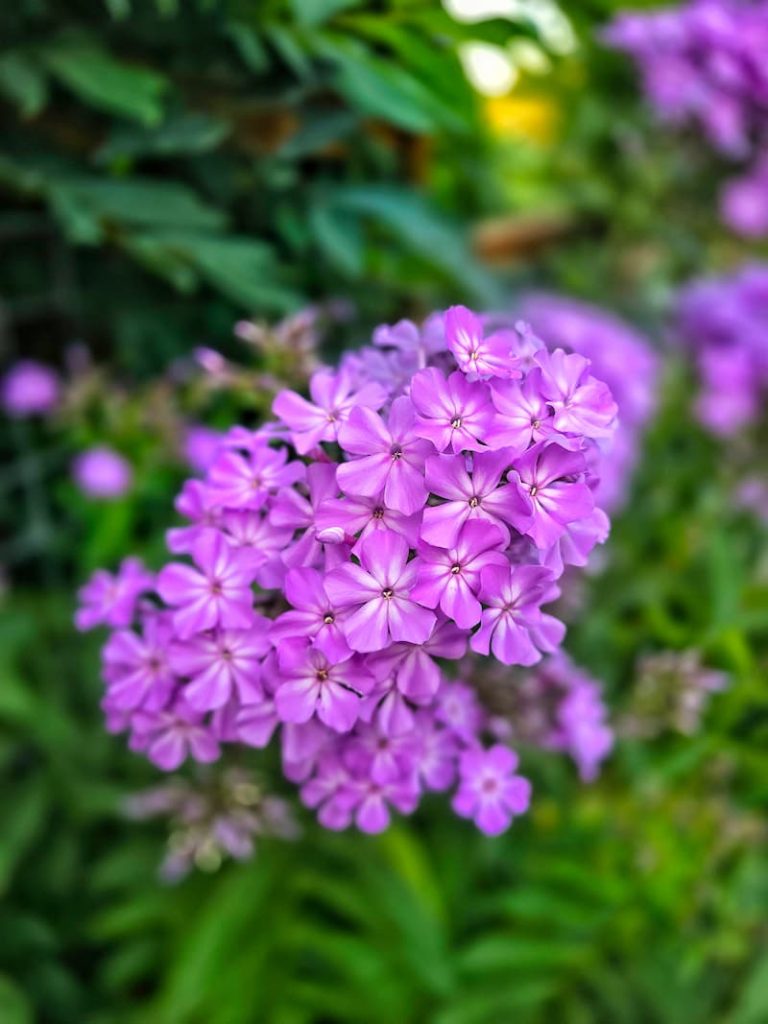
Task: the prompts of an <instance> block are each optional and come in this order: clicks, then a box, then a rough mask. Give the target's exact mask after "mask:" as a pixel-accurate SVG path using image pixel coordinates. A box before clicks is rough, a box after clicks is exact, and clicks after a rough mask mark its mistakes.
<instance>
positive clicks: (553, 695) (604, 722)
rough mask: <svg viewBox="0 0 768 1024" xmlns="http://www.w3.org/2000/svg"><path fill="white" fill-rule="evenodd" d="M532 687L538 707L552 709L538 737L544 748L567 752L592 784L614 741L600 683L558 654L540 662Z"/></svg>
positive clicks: (564, 656)
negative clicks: (549, 707) (550, 707)
mask: <svg viewBox="0 0 768 1024" xmlns="http://www.w3.org/2000/svg"><path fill="white" fill-rule="evenodd" d="M529 688H532V689H533V691H534V692H533V693H532V694H530V696H531V697H532V698H536V699H535V704H536V706H541V707H547V706H552V707H553V714H552V716H551V717H550V720H549V722H548V723H547V724H546V726H545V728H544V731H543V734H542V735H541V736H540V737H539V741H540V743H541V745H542V746H544V747H546V748H548V749H550V750H562V751H566V752H567V753H568V754H570V756H571V757H572V758H573V760H574V761H575V762H576V765H577V767H578V769H579V775H580V777H581V779H582V781H584V782H591V781H592V780H593V779H595V778H596V777H597V774H598V770H599V767H600V762H601V761H603V760H604V758H605V757H607V755H608V754H609V753H610V751H611V750H612V748H613V739H614V737H613V730H612V729H611V728H610V726H609V724H608V712H607V709H606V706H605V704H604V702H603V698H602V692H601V686H600V684H599V683H598V682H597V680H595V679H593V678H592V677H591V676H589V675H587V673H586V672H584V671H583V670H582V669H580V668H578V667H577V666H576V665H574V663H573V662H572V661H571V660H570V658H568V657H567V656H566V655H565V654H563V653H562V652H558V653H557V654H554V655H552V656H551V657H549V658H547V659H546V660H545V661H543V662H542V663H541V666H540V667H539V668H538V669H537V670H536V673H535V674H534V675H533V676H532V678H531V680H530V682H529ZM553 702H554V704H553Z"/></svg>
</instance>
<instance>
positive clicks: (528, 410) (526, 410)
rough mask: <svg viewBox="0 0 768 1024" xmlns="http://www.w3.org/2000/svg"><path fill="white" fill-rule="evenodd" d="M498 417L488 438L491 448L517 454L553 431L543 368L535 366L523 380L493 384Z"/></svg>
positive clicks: (492, 394) (492, 391) (552, 420)
mask: <svg viewBox="0 0 768 1024" xmlns="http://www.w3.org/2000/svg"><path fill="white" fill-rule="evenodd" d="M491 398H492V399H493V404H494V406H495V408H496V418H495V420H494V424H493V431H492V433H491V437H490V440H489V442H488V443H489V445H490V446H491V447H492V448H506V449H509V450H511V453H512V454H514V455H520V454H522V453H523V452H524V451H525V450H526V448H528V447H529V446H530V445H532V444H535V443H536V442H538V441H543V440H544V439H545V438H547V437H550V436H551V435H552V433H553V432H554V429H555V427H554V415H553V412H552V408H551V407H550V405H549V404H548V403H547V401H546V399H545V398H544V396H543V394H542V372H541V368H540V367H538V366H536V367H534V368H533V369H532V370H531V371H530V373H528V374H527V375H526V377H525V380H523V381H520V382H518V381H499V382H498V383H494V384H493V386H492V387H491Z"/></svg>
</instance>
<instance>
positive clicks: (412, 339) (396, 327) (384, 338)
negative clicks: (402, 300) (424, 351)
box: [373, 320, 421, 357]
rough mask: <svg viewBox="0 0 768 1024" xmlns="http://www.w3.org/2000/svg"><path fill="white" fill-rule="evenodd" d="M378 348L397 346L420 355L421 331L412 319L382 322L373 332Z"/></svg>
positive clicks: (404, 350) (414, 354)
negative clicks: (394, 322)
mask: <svg viewBox="0 0 768 1024" xmlns="http://www.w3.org/2000/svg"><path fill="white" fill-rule="evenodd" d="M373 344H374V345H376V347H377V348H395V349H399V350H400V351H402V352H407V353H410V354H412V355H413V356H416V357H418V355H419V350H420V349H421V332H420V331H419V328H418V327H417V326H416V324H415V323H414V322H413V321H412V320H398V321H397V323H396V324H381V325H380V326H379V327H376V328H375V329H374V332H373Z"/></svg>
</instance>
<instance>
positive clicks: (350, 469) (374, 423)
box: [337, 397, 432, 515]
mask: <svg viewBox="0 0 768 1024" xmlns="http://www.w3.org/2000/svg"><path fill="white" fill-rule="evenodd" d="M339 443H340V444H341V446H342V448H343V449H344V450H345V451H346V452H348V453H350V454H351V455H355V456H359V457H358V458H355V459H354V460H353V461H351V462H345V463H342V465H340V466H339V468H338V470H337V480H338V483H339V487H340V488H341V490H342V491H344V493H345V494H360V495H363V496H364V497H375V496H376V495H378V494H380V493H382V492H383V493H384V501H385V503H386V504H387V505H388V506H389V507H390V508H393V509H395V510H396V511H398V512H402V513H404V514H405V515H411V514H412V513H414V512H418V511H419V510H420V509H421V508H422V507H423V505H424V502H425V501H426V500H427V489H426V487H425V486H424V459H425V458H426V456H427V455H428V454H429V453H430V451H431V450H432V445H431V443H430V442H429V441H426V440H424V439H423V438H422V437H421V436H420V430H419V428H418V426H417V424H416V421H415V416H414V412H413V406H412V404H411V402H410V401H409V400H408V399H407V398H405V397H403V398H397V399H395V401H394V402H393V403H392V407H391V409H390V411H389V416H388V419H387V423H386V424H385V423H384V421H383V420H382V418H381V416H379V415H378V414H377V413H375V412H372V411H371V410H370V409H362V408H355V409H353V410H352V412H351V413H350V415H349V419H348V420H347V422H346V423H344V424H342V426H341V428H340V429H339Z"/></svg>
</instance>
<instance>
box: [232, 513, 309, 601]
mask: <svg viewBox="0 0 768 1024" xmlns="http://www.w3.org/2000/svg"><path fill="white" fill-rule="evenodd" d="M219 526H220V529H221V531H222V533H223V535H224V537H225V539H226V540H227V541H228V543H229V544H231V545H232V547H234V548H246V549H248V550H250V551H251V552H252V555H253V557H254V564H255V566H256V582H257V583H258V584H259V586H260V587H267V588H268V589H274V588H277V587H280V586H282V583H283V579H284V578H285V564H284V562H283V559H282V555H283V553H284V552H285V551H286V548H287V547H288V545H289V544H290V542H291V541H292V540H293V530H291V529H288V528H281V527H277V526H275V525H274V523H273V522H272V521H271V519H270V516H269V515H268V514H267V513H266V512H265V511H264V509H262V510H261V511H259V512H253V511H243V512H234V511H233V512H223V513H222V514H221V519H220V523H219Z"/></svg>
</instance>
